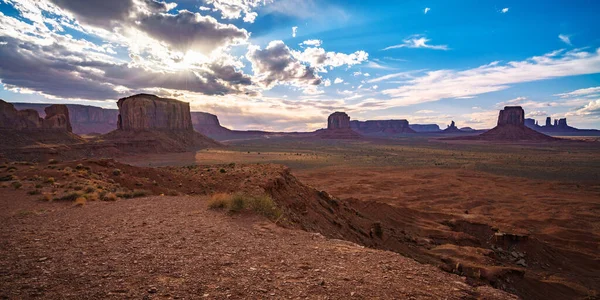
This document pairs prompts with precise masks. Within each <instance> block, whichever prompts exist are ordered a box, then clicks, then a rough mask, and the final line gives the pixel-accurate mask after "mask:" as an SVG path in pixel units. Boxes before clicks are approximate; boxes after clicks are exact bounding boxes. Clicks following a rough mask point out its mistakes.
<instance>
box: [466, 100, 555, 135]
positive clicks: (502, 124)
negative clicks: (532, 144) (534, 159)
mask: <svg viewBox="0 0 600 300" xmlns="http://www.w3.org/2000/svg"><path fill="white" fill-rule="evenodd" d="M455 139H468V140H488V141H553V140H556V139H555V138H553V137H550V136H547V135H545V134H543V133H540V132H537V131H535V130H533V129H531V128H529V127H527V126H525V111H524V110H523V108H522V107H520V106H505V107H504V109H503V110H501V111H500V114H499V115H498V125H497V126H496V127H494V128H492V129H490V130H489V131H486V132H484V133H482V134H480V135H477V136H471V137H457V138H455Z"/></svg>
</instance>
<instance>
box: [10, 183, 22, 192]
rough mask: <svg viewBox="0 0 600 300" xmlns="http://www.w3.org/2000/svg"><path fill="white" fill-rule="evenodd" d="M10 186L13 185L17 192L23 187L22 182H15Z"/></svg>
mask: <svg viewBox="0 0 600 300" xmlns="http://www.w3.org/2000/svg"><path fill="white" fill-rule="evenodd" d="M10 185H11V186H12V187H13V188H14V189H15V190H18V189H20V188H21V187H22V186H23V184H22V183H21V182H20V181H13V182H12V183H11V184H10Z"/></svg>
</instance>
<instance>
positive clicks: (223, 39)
mask: <svg viewBox="0 0 600 300" xmlns="http://www.w3.org/2000/svg"><path fill="white" fill-rule="evenodd" d="M138 28H140V29H141V30H143V31H145V32H146V33H148V34H149V35H150V36H152V37H153V38H155V39H157V40H160V41H164V42H166V43H168V44H170V45H171V46H173V47H175V48H177V49H180V50H185V49H196V50H199V51H201V52H202V53H205V54H207V53H209V52H210V51H212V50H214V49H215V48H217V47H219V46H224V45H228V44H233V43H236V42H237V41H245V40H247V39H248V37H249V35H248V32H247V31H246V30H244V29H239V28H237V27H235V26H234V25H225V24H221V23H219V22H217V20H216V19H215V18H213V17H210V16H202V15H200V14H198V13H192V12H190V11H187V10H180V11H179V13H177V14H152V15H147V16H143V17H141V18H140V20H139V22H138Z"/></svg>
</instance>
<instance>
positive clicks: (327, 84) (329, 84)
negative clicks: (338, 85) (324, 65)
mask: <svg viewBox="0 0 600 300" xmlns="http://www.w3.org/2000/svg"><path fill="white" fill-rule="evenodd" d="M323 85H324V86H331V80H329V78H327V79H325V81H323Z"/></svg>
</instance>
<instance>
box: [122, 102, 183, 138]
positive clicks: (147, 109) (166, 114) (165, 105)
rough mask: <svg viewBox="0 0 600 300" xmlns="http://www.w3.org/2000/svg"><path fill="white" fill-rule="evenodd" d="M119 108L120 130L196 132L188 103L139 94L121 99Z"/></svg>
mask: <svg viewBox="0 0 600 300" xmlns="http://www.w3.org/2000/svg"><path fill="white" fill-rule="evenodd" d="M117 106H118V107H119V120H118V122H117V127H118V129H120V130H169V131H170V130H176V131H179V130H183V131H193V130H194V129H193V127H192V116H191V114H190V104H189V103H186V102H182V101H178V100H175V99H168V98H160V97H158V96H155V95H148V94H139V95H134V96H130V97H127V98H122V99H119V101H118V102H117Z"/></svg>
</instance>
